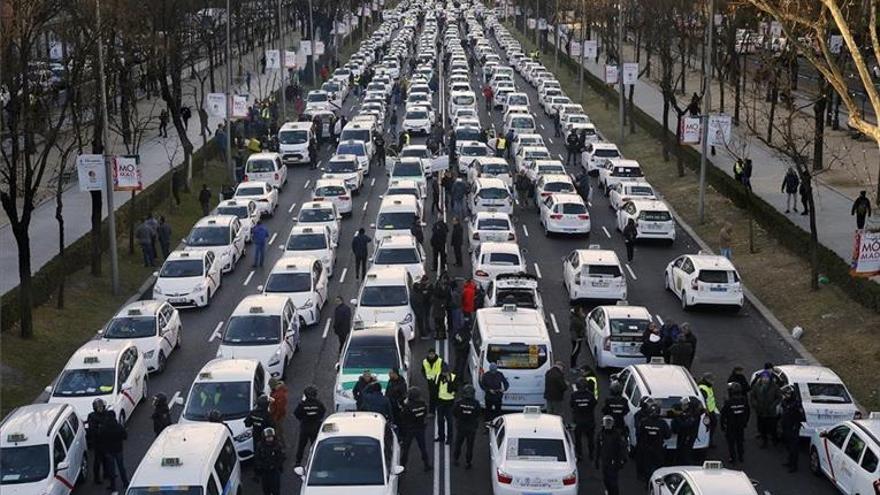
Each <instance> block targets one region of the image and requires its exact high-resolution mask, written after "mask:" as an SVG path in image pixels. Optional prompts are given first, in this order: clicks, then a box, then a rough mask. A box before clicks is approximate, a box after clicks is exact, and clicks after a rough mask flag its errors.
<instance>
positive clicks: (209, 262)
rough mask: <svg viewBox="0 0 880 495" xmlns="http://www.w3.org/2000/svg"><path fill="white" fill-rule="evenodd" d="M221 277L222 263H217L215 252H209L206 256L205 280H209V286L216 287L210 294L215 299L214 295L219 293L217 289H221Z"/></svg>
mask: <svg viewBox="0 0 880 495" xmlns="http://www.w3.org/2000/svg"><path fill="white" fill-rule="evenodd" d="M220 276H221V275H220V262H219V261H217V257H216V256H214V252H213V251H209V252H208V253H207V254H205V278H207V279H208V280H207V282H208V286H209V287H211V286H213V287H214V289H213V290H211V292H210V294H211V297H213V295H214V293H215V292H217V289H219V288H220ZM209 302H210V299H209Z"/></svg>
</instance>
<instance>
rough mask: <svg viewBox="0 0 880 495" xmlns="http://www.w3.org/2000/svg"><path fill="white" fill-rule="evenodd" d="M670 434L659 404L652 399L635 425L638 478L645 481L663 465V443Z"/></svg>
mask: <svg viewBox="0 0 880 495" xmlns="http://www.w3.org/2000/svg"><path fill="white" fill-rule="evenodd" d="M671 436H672V431H671V430H670V428H669V424H667V423H666V420H665V419H663V418H661V417H660V406H658V405H657V404H656V403H654V402H653V401H652V402H651V403H649V404H648V405H647V411H645V415H644V417H643V418H642V419H641V421H639V423H638V424H637V425H636V445H637V447H636V456H637V459H638V461H637V464H638V468H639V469H637V471H638V472H639V473H638V474H639V479H641V480H642V481H647V480H648V478H649V477H650V476H651V475H652V474H654V471H656V470H657V469H658V468H660V467H661V466H663V458H664V456H665V454H666V447H665V446H664V443H665V442H666V440H667V439H668V438H669V437H671Z"/></svg>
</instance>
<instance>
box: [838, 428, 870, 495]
mask: <svg viewBox="0 0 880 495" xmlns="http://www.w3.org/2000/svg"><path fill="white" fill-rule="evenodd" d="M865 448H866V444H865V440H864V439H863V438H862V437H860V436H859V435H858V433H857V432H856V430H853V432H852V434H851V435H850V436H849V440H847V442H846V446H845V447H844V448H843V452H838V458H839V459H840V464H839V469H837V467H835V474H836V475H837V484H838V485H839V486H840V490H841V491H842V492H843V493H861V492H860V491H859V490H858V489H857V488H856V487H857V485H858V480H859V478H861V477H862V476H861V474H862V468H861V467H860V466H859V463H860V462H861V460H862V455H863V454H864V453H865ZM867 493H870V492H867Z"/></svg>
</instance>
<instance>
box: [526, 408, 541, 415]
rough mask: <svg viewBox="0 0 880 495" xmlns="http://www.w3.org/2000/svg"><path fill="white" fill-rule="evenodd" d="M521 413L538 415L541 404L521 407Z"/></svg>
mask: <svg viewBox="0 0 880 495" xmlns="http://www.w3.org/2000/svg"><path fill="white" fill-rule="evenodd" d="M523 414H525V415H527V416H540V415H541V406H525V407H523Z"/></svg>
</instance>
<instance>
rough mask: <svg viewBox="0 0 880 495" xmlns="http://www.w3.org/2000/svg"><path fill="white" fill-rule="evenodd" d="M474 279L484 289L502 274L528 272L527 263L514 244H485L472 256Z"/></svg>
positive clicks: (475, 250)
mask: <svg viewBox="0 0 880 495" xmlns="http://www.w3.org/2000/svg"><path fill="white" fill-rule="evenodd" d="M471 266H472V267H473V278H474V281H476V282H477V283H478V284H480V285H481V286H482V287H483V288H486V286H487V285H488V283H489V282H490V281H492V280H495V277H497V276H498V275H499V274H502V273H520V272H525V271H526V262H525V259H524V258H523V256H522V253H520V250H519V246H518V245H517V244H516V243H514V242H483V243H481V244H480V245H479V246H477V247H476V249H474V252H473V253H472V254H471Z"/></svg>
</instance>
